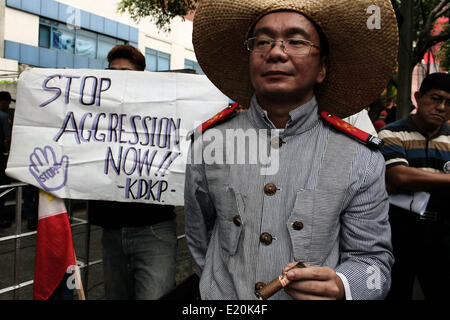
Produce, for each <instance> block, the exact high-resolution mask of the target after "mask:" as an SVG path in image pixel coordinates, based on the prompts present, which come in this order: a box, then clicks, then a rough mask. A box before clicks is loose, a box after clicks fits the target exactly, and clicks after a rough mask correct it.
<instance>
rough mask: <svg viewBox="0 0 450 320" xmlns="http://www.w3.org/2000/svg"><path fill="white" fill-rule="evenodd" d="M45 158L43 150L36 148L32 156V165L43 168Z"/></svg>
mask: <svg viewBox="0 0 450 320" xmlns="http://www.w3.org/2000/svg"><path fill="white" fill-rule="evenodd" d="M43 157H44V151H43V150H42V149H41V148H34V150H33V153H32V154H30V163H31V164H32V165H35V166H37V165H40V166H43V163H42V161H41V158H43Z"/></svg>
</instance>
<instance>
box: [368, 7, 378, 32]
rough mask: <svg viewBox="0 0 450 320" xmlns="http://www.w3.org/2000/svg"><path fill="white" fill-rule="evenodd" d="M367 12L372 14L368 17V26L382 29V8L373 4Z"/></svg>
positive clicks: (371, 28) (372, 28) (370, 28)
mask: <svg viewBox="0 0 450 320" xmlns="http://www.w3.org/2000/svg"><path fill="white" fill-rule="evenodd" d="M366 12H367V14H370V17H369V18H368V19H367V23H366V25H367V28H368V29H369V30H374V29H377V30H379V29H381V8H380V7H379V6H376V5H371V6H370V7H368V8H367V11H366Z"/></svg>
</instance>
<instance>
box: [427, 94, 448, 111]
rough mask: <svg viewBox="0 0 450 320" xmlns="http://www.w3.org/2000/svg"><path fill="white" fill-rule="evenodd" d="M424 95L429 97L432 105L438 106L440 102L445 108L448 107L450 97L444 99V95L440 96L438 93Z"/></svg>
mask: <svg viewBox="0 0 450 320" xmlns="http://www.w3.org/2000/svg"><path fill="white" fill-rule="evenodd" d="M425 96H427V97H428V98H430V100H431V102H432V103H433V104H434V105H438V106H440V105H441V104H442V103H444V105H445V107H446V108H450V99H444V97H442V96H440V95H438V94H431V95H428V94H426V95H425Z"/></svg>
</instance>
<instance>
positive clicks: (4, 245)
mask: <svg viewBox="0 0 450 320" xmlns="http://www.w3.org/2000/svg"><path fill="white" fill-rule="evenodd" d="M7 204H8V203H7ZM7 210H9V211H10V214H12V215H13V214H14V203H13V201H11V200H10V201H9V205H8V206H7ZM68 210H69V211H71V223H72V236H73V241H74V247H75V252H76V256H77V261H79V264H80V262H81V276H82V280H83V283H84V291H85V295H86V298H87V299H88V300H102V299H105V292H104V285H103V264H102V262H101V259H102V251H101V242H100V241H101V240H100V239H101V235H102V228H100V227H98V226H93V225H91V226H90V232H89V233H88V229H89V227H88V225H87V224H85V223H83V221H86V220H87V215H86V206H85V201H72V202H71V205H70V206H68ZM175 211H176V213H177V234H178V236H179V240H178V252H177V266H176V272H177V274H176V281H177V284H179V283H181V282H182V281H183V280H185V279H186V278H188V277H189V276H190V275H191V274H192V273H194V272H195V264H194V262H193V260H192V257H191V255H190V252H189V250H188V248H187V245H186V239H185V238H184V237H182V235H184V212H183V207H176V209H175ZM21 225H22V230H23V231H22V232H24V233H26V234H30V236H26V237H22V238H20V239H19V240H15V239H11V240H7V241H1V242H0V300H12V299H18V300H31V299H33V285H32V284H30V285H26V286H24V287H22V288H20V289H19V290H17V291H9V292H6V293H5V292H4V291H5V290H4V289H5V288H10V287H12V286H14V285H15V278H16V276H17V277H18V283H25V284H27V283H29V281H30V280H32V279H33V270H34V256H35V245H36V233H35V232H31V233H30V231H29V230H27V221H26V219H22V220H21ZM16 228H17V224H16V223H13V225H12V226H11V227H10V228H8V229H0V239H1V238H3V237H8V236H13V235H14V234H15V232H16ZM88 234H89V235H90V238H88V237H87V235H88ZM88 241H89V242H90V245H89V247H88V246H87V242H88ZM16 247H18V248H20V255H19V260H18V261H19V264H18V266H19V267H18V268H16V267H15V261H16V259H17V257H16V254H15V252H16V250H15V249H16ZM88 250H89V263H90V265H89V268H86V267H83V266H84V265H85V264H86V262H87V259H86V258H87V251H88ZM16 269H17V270H16ZM86 283H87V285H86ZM76 298H77V297H76V296H75V299H76Z"/></svg>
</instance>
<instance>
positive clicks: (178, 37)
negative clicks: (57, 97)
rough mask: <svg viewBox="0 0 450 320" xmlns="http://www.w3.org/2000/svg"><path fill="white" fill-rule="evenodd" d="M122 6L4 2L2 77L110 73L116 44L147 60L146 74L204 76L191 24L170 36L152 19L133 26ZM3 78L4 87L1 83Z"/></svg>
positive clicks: (181, 23) (0, 15)
mask: <svg viewBox="0 0 450 320" xmlns="http://www.w3.org/2000/svg"><path fill="white" fill-rule="evenodd" d="M119 2H120V1H119V0H95V1H94V0H0V70H1V71H0V74H2V78H3V79H4V78H5V77H8V76H7V75H8V74H10V75H11V77H10V78H14V75H17V74H19V73H20V72H21V71H22V70H24V69H27V68H30V67H41V68H71V69H72V68H74V69H78V68H89V69H104V68H106V67H107V61H106V56H107V53H108V52H109V50H110V49H111V48H112V47H114V46H115V45H117V44H130V45H132V46H134V47H136V48H138V49H139V50H140V51H141V52H142V53H143V54H144V55H145V57H146V63H147V70H150V71H167V70H174V69H194V70H196V71H197V72H198V73H201V70H200V68H199V66H198V63H197V62H196V58H195V54H194V49H193V46H192V21H190V20H188V19H186V20H183V19H182V18H181V17H176V18H175V19H174V20H173V21H172V22H171V26H170V28H171V32H168V33H165V32H163V31H159V30H158V29H157V28H156V26H155V24H154V23H153V22H152V21H151V19H150V18H145V19H141V21H140V22H139V23H136V22H135V21H133V20H132V19H131V18H130V16H129V15H128V14H126V13H124V14H121V13H119V12H118V10H117V8H118V3H119ZM2 78H0V81H1V80H2Z"/></svg>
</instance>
